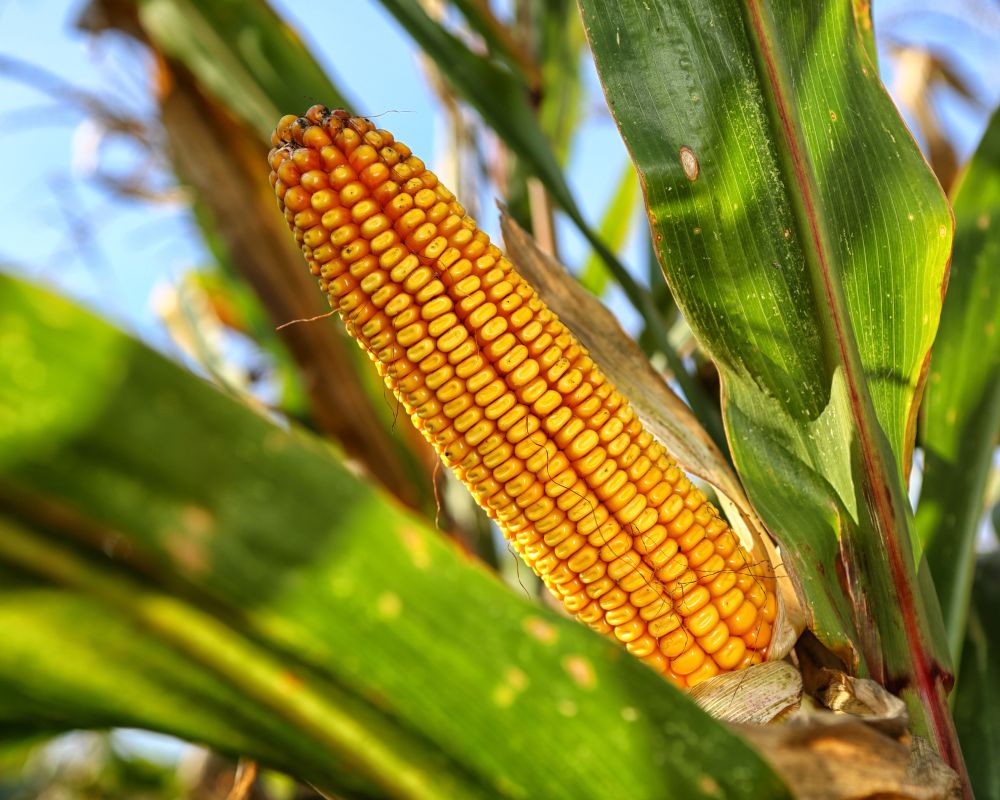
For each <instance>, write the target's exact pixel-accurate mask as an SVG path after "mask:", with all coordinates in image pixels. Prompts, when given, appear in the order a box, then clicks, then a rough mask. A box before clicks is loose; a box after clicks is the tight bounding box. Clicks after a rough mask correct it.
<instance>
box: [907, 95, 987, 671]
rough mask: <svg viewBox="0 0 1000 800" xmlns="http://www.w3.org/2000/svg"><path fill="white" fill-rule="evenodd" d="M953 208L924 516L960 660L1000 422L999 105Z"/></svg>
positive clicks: (927, 412) (929, 408)
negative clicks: (953, 229)
mask: <svg viewBox="0 0 1000 800" xmlns="http://www.w3.org/2000/svg"><path fill="white" fill-rule="evenodd" d="M954 208H955V223H956V235H955V254H954V258H953V259H952V265H951V276H950V280H949V283H948V294H947V297H946V298H945V303H944V311H943V313H942V316H941V328H940V330H939V332H938V337H937V340H936V342H935V344H934V356H933V358H932V360H931V366H930V377H929V379H928V382H927V397H926V400H925V407H924V426H923V445H924V456H925V462H924V478H923V488H922V489H921V493H920V503H919V505H918V507H917V518H916V524H917V531H918V532H919V534H920V539H921V541H922V543H923V545H924V547H925V548H926V552H927V561H928V564H929V566H930V570H931V574H932V575H933V576H934V582H935V585H936V586H937V590H938V594H939V596H940V598H941V605H942V611H943V612H944V617H945V621H946V624H947V628H948V634H949V642H950V644H951V648H952V654H953V655H954V657H955V658H956V659H957V658H958V656H959V655H960V652H959V649H960V648H961V646H962V642H963V641H964V637H965V619H966V614H967V610H968V604H969V596H970V592H971V587H972V571H973V564H974V559H975V540H976V530H977V526H978V523H979V520H980V519H981V518H982V515H983V512H984V508H983V495H984V491H985V487H986V479H987V476H988V474H989V471H990V467H991V459H992V455H993V450H994V447H995V443H996V437H997V432H998V430H1000V269H997V265H998V264H1000V114H994V116H993V119H992V121H991V122H990V124H989V126H988V127H987V129H986V133H985V134H984V135H983V139H982V142H981V144H980V145H979V148H978V150H977V151H976V153H975V155H974V156H973V158H972V161H971V163H970V164H969V166H968V167H967V168H966V171H965V173H964V175H963V177H962V178H961V179H960V181H959V183H958V185H957V187H956V189H955V196H954Z"/></svg>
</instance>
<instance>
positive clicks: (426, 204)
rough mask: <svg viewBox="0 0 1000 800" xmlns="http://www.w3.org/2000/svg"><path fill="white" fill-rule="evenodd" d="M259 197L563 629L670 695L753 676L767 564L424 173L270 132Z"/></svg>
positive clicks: (359, 149) (362, 128) (360, 132)
mask: <svg viewBox="0 0 1000 800" xmlns="http://www.w3.org/2000/svg"><path fill="white" fill-rule="evenodd" d="M271 143H272V145H273V147H272V149H271V152H270V154H269V156H268V159H269V163H270V166H271V176H270V179H271V185H272V186H273V187H274V190H275V193H276V196H277V198H278V204H279V207H280V208H281V210H282V211H283V212H284V215H285V219H286V220H287V222H288V225H289V227H290V229H291V230H292V232H293V233H294V235H295V238H296V241H298V242H299V244H300V245H301V247H302V252H303V254H304V255H305V257H306V261H307V262H308V264H309V267H310V269H311V270H312V272H313V274H315V275H316V276H317V277H318V278H319V282H320V286H321V287H322V289H323V291H324V292H326V293H327V296H328V298H329V301H330V304H331V306H332V307H333V308H335V309H336V310H337V311H338V312H339V314H340V316H341V318H342V319H343V320H344V322H345V323H346V325H347V329H348V332H349V333H350V334H351V335H352V336H353V337H354V338H355V339H356V340H357V341H358V343H359V345H360V346H362V347H363V348H364V349H365V350H366V351H367V353H368V355H369V357H370V358H371V360H372V361H373V362H374V363H375V366H376V368H377V369H378V371H379V373H380V375H381V376H382V377H383V379H384V380H385V382H386V384H387V385H388V386H389V388H390V389H391V390H392V391H393V393H394V394H395V395H396V396H397V397H398V398H399V400H400V401H401V402H402V404H403V405H404V407H405V408H406V410H407V412H408V413H409V414H410V417H411V419H412V421H413V424H414V425H415V426H416V427H417V429H418V430H420V432H421V433H422V434H423V435H424V437H425V438H426V439H427V440H428V441H429V442H430V443H431V444H432V445H433V446H434V447H435V449H436V450H437V452H438V454H439V455H440V457H441V459H442V461H443V462H444V463H445V464H446V465H447V466H448V467H450V468H451V469H452V470H453V471H454V472H455V473H456V475H457V476H458V477H459V478H460V479H461V480H462V481H463V482H464V483H465V484H466V486H467V487H468V488H469V490H470V491H471V492H472V494H473V496H474V497H475V498H476V500H477V502H478V503H479V504H480V505H481V506H482V507H483V508H484V509H485V510H486V512H487V513H488V514H489V515H490V517H491V518H492V519H493V520H494V521H496V522H497V524H498V525H499V527H500V529H501V530H502V531H503V533H504V535H505V536H506V537H507V538H508V539H509V540H510V541H511V542H512V544H513V545H514V547H515V548H516V549H517V550H518V552H519V553H520V555H521V557H522V558H523V559H524V560H525V561H526V562H527V563H528V564H529V565H530V566H531V567H532V568H533V569H534V570H535V571H536V572H537V573H538V574H539V576H540V577H541V578H542V580H543V581H544V582H545V584H546V586H547V587H548V588H549V590H550V591H551V592H552V593H553V594H554V595H555V596H556V597H557V598H559V600H561V601H562V604H563V606H564V607H565V608H566V609H567V611H569V612H570V613H572V614H574V615H575V616H576V617H578V618H579V619H581V620H582V621H584V622H586V623H588V624H589V625H590V626H591V627H593V628H595V629H596V630H598V631H600V632H602V633H604V634H607V635H609V636H611V637H613V638H615V639H617V640H618V641H619V642H621V643H622V644H624V646H625V647H626V648H627V649H628V650H629V651H630V652H631V653H633V654H634V655H635V656H637V657H638V658H640V659H642V660H643V661H645V662H646V663H647V664H649V665H650V666H651V667H653V668H654V669H656V670H657V671H658V672H660V673H661V674H662V675H664V676H666V677H667V678H669V679H670V680H672V681H673V682H675V683H676V684H678V685H680V686H693V685H695V684H697V683H699V682H701V681H703V680H705V679H707V678H710V677H713V676H714V675H717V674H719V673H720V672H726V671H730V670H734V669H740V668H742V667H746V666H750V665H751V664H755V663H759V662H761V661H763V660H764V659H765V658H766V656H767V652H768V646H769V644H770V641H771V635H772V627H773V625H774V622H775V616H776V613H777V598H776V593H775V582H774V574H773V571H772V568H771V565H770V563H767V562H757V563H754V562H752V561H751V559H750V556H749V555H748V554H747V552H746V550H744V548H743V547H742V546H741V545H740V543H739V541H738V539H737V537H736V536H735V535H734V533H733V532H732V531H731V530H730V529H729V526H728V525H727V524H726V522H725V521H724V520H723V519H722V518H721V517H720V516H719V514H718V512H717V511H716V509H715V508H714V507H713V506H712V505H711V504H710V503H709V502H708V501H707V500H706V498H705V496H704V495H703V494H702V493H701V492H700V491H699V490H698V489H697V488H695V487H694V486H693V485H692V484H691V482H690V481H689V480H688V479H687V477H686V476H685V475H684V473H683V472H682V471H681V470H680V469H679V468H678V466H677V465H676V464H675V463H674V461H673V459H672V458H671V457H670V456H669V455H668V454H667V453H666V451H665V450H664V448H663V447H662V446H661V445H660V444H659V443H658V442H657V441H656V440H655V439H653V437H652V436H651V435H650V434H649V433H648V432H647V431H645V430H644V429H643V426H642V424H641V423H640V422H639V420H638V419H637V418H636V416H635V414H634V413H633V411H632V409H631V408H630V406H629V404H628V401H627V400H626V399H625V398H624V397H622V396H621V395H620V394H619V392H618V391H616V390H615V388H614V387H613V386H611V385H610V384H609V383H608V382H607V380H606V379H605V378H604V376H603V374H602V373H601V371H600V369H599V368H598V367H597V365H595V364H594V362H593V361H592V360H591V359H590V357H589V356H588V354H587V352H586V350H585V349H584V348H583V347H581V346H580V344H579V343H578V342H577V340H576V338H575V337H574V336H573V335H572V333H570V332H569V331H568V330H567V329H566V327H565V326H564V325H563V324H562V323H561V322H560V321H559V320H558V318H556V316H555V315H554V314H553V313H552V312H551V311H550V310H549V309H548V308H547V307H546V306H545V304H544V303H543V302H542V301H541V300H540V299H539V298H538V296H537V294H536V293H535V291H534V290H533V289H532V288H531V286H529V285H528V284H527V283H526V282H525V281H524V280H523V279H522V278H521V276H520V275H518V273H517V272H516V270H515V269H514V267H513V265H512V264H511V263H510V262H509V261H508V260H507V259H506V258H505V257H504V255H503V254H502V253H501V252H500V250H499V249H498V248H497V247H495V246H494V245H493V244H491V242H490V240H489V237H487V236H486V235H485V234H484V233H483V232H482V231H480V230H478V228H477V226H476V223H475V221H474V220H472V219H470V218H469V217H468V216H466V214H465V210H464V209H463V208H462V206H461V205H459V204H458V203H457V202H456V200H455V197H454V195H453V194H452V193H451V192H450V191H448V190H447V189H446V188H445V187H444V186H442V185H441V184H440V183H439V181H438V179H437V177H436V176H435V175H434V173H432V172H430V171H428V170H427V169H426V167H425V165H424V163H423V162H422V161H421V160H420V159H419V158H417V157H416V156H414V155H413V154H412V153H411V152H410V150H409V148H408V147H406V146H405V145H404V144H402V143H401V142H398V141H396V140H395V139H394V138H393V136H392V134H390V133H389V132H388V131H385V130H380V129H377V128H376V127H375V126H374V125H373V124H372V123H371V121H369V120H367V119H363V118H360V117H352V116H351V115H350V114H349V113H348V112H346V111H330V110H329V109H327V108H325V107H324V106H313V107H312V108H310V109H309V111H307V112H306V114H305V115H304V116H301V117H296V116H291V115H289V116H285V117H282V118H281V120H280V121H279V122H278V125H277V128H276V129H275V131H274V134H273V136H272V139H271Z"/></svg>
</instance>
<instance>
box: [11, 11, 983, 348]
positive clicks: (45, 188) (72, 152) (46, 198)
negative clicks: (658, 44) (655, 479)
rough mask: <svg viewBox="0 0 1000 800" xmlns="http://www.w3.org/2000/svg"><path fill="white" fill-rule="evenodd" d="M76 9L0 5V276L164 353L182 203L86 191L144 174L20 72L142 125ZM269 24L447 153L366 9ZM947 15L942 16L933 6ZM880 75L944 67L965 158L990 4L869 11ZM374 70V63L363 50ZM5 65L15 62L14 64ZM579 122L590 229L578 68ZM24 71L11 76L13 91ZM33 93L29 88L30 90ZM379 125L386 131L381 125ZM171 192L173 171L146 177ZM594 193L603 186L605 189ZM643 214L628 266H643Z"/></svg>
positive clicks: (567, 240) (593, 94)
mask: <svg viewBox="0 0 1000 800" xmlns="http://www.w3.org/2000/svg"><path fill="white" fill-rule="evenodd" d="M86 5H87V3H86V2H82V1H81V0H0V59H2V61H0V67H2V69H0V146H2V147H4V148H5V151H6V152H7V153H8V154H9V160H8V163H9V165H10V166H9V168H8V176H7V180H6V190H5V191H4V192H3V193H2V194H0V269H7V270H11V271H15V272H17V273H20V274H23V275H27V276H29V277H30V278H32V279H33V280H35V281H38V282H41V283H45V284H50V285H53V286H55V287H58V289H59V290H60V291H63V292H65V293H67V294H70V295H72V296H74V297H76V298H79V299H81V300H82V301H84V302H86V303H87V304H89V305H91V306H92V307H94V308H96V309H97V310H99V311H100V312H101V313H102V314H104V315H106V316H108V317H110V318H112V319H114V320H116V321H117V322H118V323H119V324H121V325H123V326H125V327H128V328H130V329H132V330H134V331H135V332H137V333H138V334H140V335H141V336H142V337H143V338H144V339H146V340H147V341H149V342H151V343H152V344H154V345H155V346H157V347H159V348H160V349H163V350H166V351H168V352H174V348H173V346H172V344H171V342H170V340H169V337H168V336H167V335H166V332H165V329H164V327H163V325H162V323H161V321H160V320H159V318H158V316H157V314H156V312H155V309H154V303H153V298H154V294H155V290H156V287H157V286H161V285H163V284H164V283H172V282H176V281H177V280H178V278H179V277H180V276H181V275H183V274H184V273H185V272H186V271H188V270H191V269H197V268H198V267H199V266H201V265H204V264H206V263H207V262H208V261H209V255H208V253H207V251H206V249H205V247H204V244H203V242H202V240H201V235H200V232H199V231H198V228H197V226H196V225H195V223H194V221H193V219H192V218H191V216H190V214H189V212H188V209H187V207H186V205H185V204H184V203H183V201H181V200H175V201H173V202H158V203H148V202H134V201H129V200H122V199H121V198H117V197H115V196H114V195H112V194H110V193H109V192H107V191H106V190H105V189H104V188H103V187H102V186H100V185H96V184H95V181H94V180H93V169H94V166H95V164H96V163H97V160H98V158H99V159H100V162H101V163H102V165H103V166H104V168H105V169H111V170H114V171H118V172H121V173H126V172H129V171H132V170H135V169H140V170H147V171H148V167H146V166H145V165H144V164H143V163H142V162H141V161H140V159H139V156H138V154H137V152H136V151H135V149H134V148H131V147H129V146H127V145H125V144H123V143H122V141H121V140H120V139H119V140H102V139H101V137H100V131H99V130H97V129H96V128H95V126H94V125H93V124H92V123H89V122H88V121H87V120H86V116H85V114H84V113H83V112H82V111H81V110H80V109H79V108H78V107H74V104H72V103H66V102H64V101H57V100H53V96H52V93H51V92H48V91H44V90H40V89H39V88H37V83H38V81H37V79H34V78H33V77H32V76H30V75H29V76H27V80H24V79H23V78H24V77H25V75H24V71H25V65H36V66H39V67H42V68H44V69H45V70H47V71H48V73H50V74H51V76H52V80H48V79H47V83H50V84H52V85H59V84H60V83H61V84H62V86H63V87H75V88H77V89H80V90H82V91H84V92H87V93H91V94H93V95H95V96H97V97H101V98H104V99H105V100H106V101H107V102H108V103H110V104H111V105H114V106H118V107H121V108H124V109H126V110H128V111H130V112H133V113H136V114H138V115H139V116H140V117H142V116H146V115H150V114H152V113H154V106H153V102H152V100H151V97H150V91H149V86H148V75H149V73H150V69H149V62H148V57H147V56H146V55H145V53H144V52H143V51H142V49H141V48H140V47H138V46H137V45H135V44H134V43H132V42H130V41H129V40H127V39H125V38H124V37H121V36H119V35H104V36H101V37H97V38H95V37H92V36H90V35H88V34H85V33H81V32H79V31H77V30H76V27H75V22H76V20H77V19H78V18H79V16H80V14H81V13H82V11H83V10H84V9H85V8H86ZM274 5H275V6H276V8H277V9H278V11H279V13H281V14H282V16H284V17H285V18H286V19H287V20H288V21H289V23H290V24H292V25H293V26H294V27H295V28H296V29H297V30H298V31H299V33H300V34H301V35H302V37H303V38H304V39H305V40H306V42H307V44H309V45H310V46H311V49H312V50H313V52H314V53H315V54H316V55H317V57H318V58H319V60H320V61H321V63H322V64H323V66H324V67H326V68H327V70H328V71H329V72H330V74H331V75H332V76H333V78H334V81H335V82H336V83H337V84H338V85H340V86H342V87H344V89H345V91H347V92H348V93H349V94H350V95H351V97H353V98H356V99H357V102H359V103H363V107H362V108H359V109H357V110H358V111H360V112H362V113H364V114H383V113H386V112H388V113H387V119H386V121H384V122H383V124H385V125H387V126H390V127H391V128H392V130H393V131H394V133H395V134H396V135H397V136H398V137H399V138H400V139H401V140H403V141H405V142H407V143H408V144H409V145H410V147H411V148H412V149H413V150H414V151H415V152H418V153H420V154H422V155H423V156H424V158H425V160H426V161H427V162H428V164H429V165H430V166H431V168H434V164H435V162H436V161H438V160H439V157H440V155H441V154H442V152H443V146H444V145H443V143H444V142H445V141H446V140H445V138H444V136H443V133H444V127H443V121H442V119H441V117H440V116H439V115H438V114H437V111H436V109H437V107H438V103H437V100H436V98H435V96H434V95H433V94H432V92H431V91H430V90H429V88H428V85H427V83H426V80H425V78H424V73H423V71H422V69H421V68H420V66H419V64H418V61H417V56H416V50H415V48H414V46H413V44H412V43H411V41H410V40H409V38H408V37H407V35H406V34H405V32H403V31H402V30H401V29H400V27H399V26H398V25H397V24H396V22H395V21H394V20H393V19H392V18H391V17H390V16H389V15H387V14H386V13H385V12H384V11H383V10H382V9H381V6H380V5H379V4H378V3H377V2H376V0H332V1H331V2H324V3H316V2H307V1H306V0H276V2H275V3H274ZM945 7H947V8H950V9H951V10H950V11H947V12H944V11H941V10H940V9H941V8H945ZM875 21H876V31H877V32H879V33H880V34H884V35H880V41H879V45H880V49H881V52H880V58H881V63H882V71H883V78H884V80H885V82H886V84H887V86H889V88H890V90H892V89H893V84H894V80H895V69H894V66H895V62H894V60H893V57H892V52H891V50H890V49H889V48H888V47H887V45H888V44H889V42H890V38H889V37H890V35H891V38H892V39H895V40H900V41H905V42H910V43H926V44H928V45H929V46H931V47H933V48H935V49H936V50H939V51H941V52H943V53H945V54H947V55H949V56H951V57H952V60H953V62H954V64H955V66H956V68H957V69H958V71H959V73H960V74H961V75H962V76H963V77H964V78H965V79H966V80H967V81H968V82H969V83H970V84H971V85H972V86H973V87H974V89H975V90H976V93H977V94H978V95H979V98H980V100H981V103H980V104H979V105H973V104H970V103H968V102H966V101H965V100H963V99H961V98H959V97H958V96H957V95H956V94H955V93H954V92H950V91H944V92H942V93H941V94H940V97H939V98H937V99H938V100H939V103H940V108H941V113H942V117H943V122H944V125H945V130H946V131H947V132H948V134H949V135H950V136H951V138H952V139H953V141H954V142H955V144H956V145H957V148H958V151H959V155H960V158H961V159H962V160H964V158H965V157H967V156H968V155H969V153H971V152H972V150H973V149H974V147H975V144H976V142H977V141H978V139H979V136H980V135H981V132H982V130H983V128H984V126H985V123H986V120H987V119H988V115H989V111H990V110H991V109H992V108H993V107H995V106H996V105H997V103H998V102H1000V3H998V2H997V0H965V2H955V3H948V4H945V3H936V2H927V3H919V2H913V1H912V0H882V2H876V3H875ZM374 53H377V54H378V61H377V62H376V63H371V59H372V54H374ZM11 62H14V64H13V65H12V63H11ZM586 69H587V77H588V80H587V94H588V97H587V104H586V108H587V109H588V112H589V113H588V115H587V117H586V122H585V124H584V125H583V126H582V128H581V132H580V134H579V136H578V137H577V140H576V142H575V144H574V148H573V151H572V155H571V165H570V169H569V170H568V175H569V180H570V183H571V186H572V187H573V188H574V190H575V194H576V196H577V198H578V200H579V202H580V204H581V206H582V208H583V210H584V213H585V215H586V216H587V218H588V219H589V220H590V221H592V222H597V221H598V220H599V219H600V217H601V215H602V212H603V209H604V205H605V203H606V202H607V201H608V199H609V197H610V194H611V192H612V191H613V188H614V186H616V184H617V180H618V177H619V175H620V174H621V170H622V169H623V166H624V164H625V160H626V154H625V150H624V147H623V145H622V143H621V139H620V138H619V136H618V132H617V130H616V129H615V126H614V124H613V123H612V121H611V119H610V117H609V116H608V114H607V113H606V111H605V110H604V108H605V107H604V100H603V96H602V93H601V91H600V86H599V84H598V81H597V78H596V74H595V73H594V70H593V65H592V62H590V60H589V59H588V60H587V67H586ZM14 75H21V77H22V79H13V76H14ZM31 84H35V85H34V86H33V85H31ZM389 120H391V122H390V121H389ZM148 179H149V180H151V181H152V182H153V183H154V184H158V185H161V186H165V187H166V186H168V185H169V182H170V178H169V175H157V174H152V175H150V176H149V178H148ZM595 187H607V190H606V191H604V192H602V191H600V190H595ZM483 208H484V212H485V213H483V214H482V215H481V217H482V218H481V219H480V220H479V222H480V224H481V225H482V226H483V227H484V228H485V229H486V230H487V231H488V232H489V233H491V234H495V233H496V229H497V221H496V214H495V213H494V211H493V207H492V205H491V204H489V203H488V202H487V203H484V204H483ZM642 224H643V223H642V221H641V218H639V219H637V220H636V224H635V225H634V226H633V232H632V237H631V240H630V243H629V245H628V247H627V248H626V251H625V253H624V258H625V261H626V263H627V264H629V265H630V267H631V268H633V269H635V270H636V272H637V273H641V272H642V271H643V270H644V260H645V251H644V247H643V236H644V232H642V231H641V230H640V225H642ZM558 230H559V235H560V247H561V255H562V256H563V259H564V260H565V261H566V262H567V263H568V264H569V265H570V266H571V267H579V266H580V265H582V263H583V261H584V260H585V259H586V256H587V254H588V253H589V250H588V249H587V247H586V245H585V244H584V243H583V242H582V240H581V238H580V236H579V234H577V232H576V231H575V229H574V228H573V227H572V226H571V225H570V224H568V223H566V221H565V220H560V221H559V229H558ZM608 302H609V304H610V305H611V307H612V309H613V310H614V311H615V312H616V313H618V315H619V316H620V317H621V318H622V319H623V322H624V323H625V325H626V328H630V329H634V326H635V322H636V317H635V315H634V314H632V313H631V309H630V308H628V306H627V304H626V303H624V302H623V300H622V298H621V296H620V295H619V294H617V293H615V292H612V294H611V296H610V297H609V298H608Z"/></svg>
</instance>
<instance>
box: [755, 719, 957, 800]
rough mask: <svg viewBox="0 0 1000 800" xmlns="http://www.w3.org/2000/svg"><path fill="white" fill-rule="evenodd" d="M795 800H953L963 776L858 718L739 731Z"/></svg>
mask: <svg viewBox="0 0 1000 800" xmlns="http://www.w3.org/2000/svg"><path fill="white" fill-rule="evenodd" d="M737 729H738V730H739V732H740V733H741V734H742V735H743V736H744V737H745V738H746V739H748V740H749V741H750V742H751V743H752V744H753V745H754V746H755V747H756V748H757V749H758V751H759V752H760V754H761V755H762V756H763V757H764V758H765V759H766V760H767V761H768V762H769V763H770V764H771V766H772V767H773V768H774V769H775V771H776V772H777V773H778V774H779V775H780V776H781V777H782V778H783V779H784V781H785V782H786V783H787V784H788V786H789V787H790V788H791V789H792V792H793V794H794V795H795V796H796V797H807V798H810V800H866V798H870V799H871V800H888V798H895V799H896V800H950V799H951V798H959V797H961V796H962V795H961V784H960V782H959V779H958V776H957V775H956V774H955V772H954V771H953V770H951V769H950V768H949V767H947V766H946V765H945V764H944V763H943V762H942V761H941V759H940V758H939V757H938V756H937V754H936V753H934V751H933V748H931V746H930V745H929V744H928V743H927V742H926V741H924V740H923V739H919V738H914V739H913V740H912V742H910V743H908V744H907V743H903V742H899V741H897V740H895V739H893V738H890V737H888V736H885V735H884V734H882V733H880V732H879V731H877V730H875V729H874V728H872V727H871V726H869V725H867V724H866V723H864V722H862V721H861V720H858V719H855V718H853V717H845V716H842V715H836V714H832V713H829V712H814V713H810V714H803V715H801V716H794V715H793V717H792V718H791V719H790V720H789V721H788V722H787V723H785V724H782V725H768V726H764V727H753V726H737Z"/></svg>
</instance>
